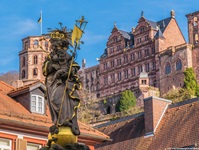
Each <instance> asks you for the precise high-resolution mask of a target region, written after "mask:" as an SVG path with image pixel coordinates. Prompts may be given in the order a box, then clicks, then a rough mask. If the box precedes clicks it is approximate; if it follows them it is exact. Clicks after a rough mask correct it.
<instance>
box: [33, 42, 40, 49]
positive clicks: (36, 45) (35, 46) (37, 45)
mask: <svg viewBox="0 0 199 150" xmlns="http://www.w3.org/2000/svg"><path fill="white" fill-rule="evenodd" d="M33 47H34V48H38V47H39V41H38V40H35V41H34V46H33Z"/></svg>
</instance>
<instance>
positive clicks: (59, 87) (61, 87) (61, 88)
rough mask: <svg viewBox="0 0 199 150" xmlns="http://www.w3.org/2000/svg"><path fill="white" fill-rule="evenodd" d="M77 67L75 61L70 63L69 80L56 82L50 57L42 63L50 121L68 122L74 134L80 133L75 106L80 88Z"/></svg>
mask: <svg viewBox="0 0 199 150" xmlns="http://www.w3.org/2000/svg"><path fill="white" fill-rule="evenodd" d="M79 68H80V67H79V65H78V64H77V63H72V67H71V74H70V78H69V80H68V81H63V82H62V83H61V84H60V83H59V84H57V81H56V80H54V75H55V73H56V70H55V68H53V66H52V60H51V58H50V57H49V58H47V59H46V61H45V62H44V65H43V74H44V75H45V76H46V91H47V92H46V97H47V100H48V105H49V109H50V113H51V118H52V121H53V123H54V124H55V125H57V124H58V126H62V125H64V124H65V123H67V122H68V123H69V124H70V125H69V126H71V129H72V132H73V133H74V134H75V135H79V134H80V132H79V127H78V123H77V108H78V107H79V105H80V100H79V97H78V94H77V91H76V90H77V89H80V88H81V83H80V81H79V79H78V76H77V75H76V72H77V70H79ZM66 84H67V86H66ZM61 105H62V106H61ZM59 113H60V117H59Z"/></svg>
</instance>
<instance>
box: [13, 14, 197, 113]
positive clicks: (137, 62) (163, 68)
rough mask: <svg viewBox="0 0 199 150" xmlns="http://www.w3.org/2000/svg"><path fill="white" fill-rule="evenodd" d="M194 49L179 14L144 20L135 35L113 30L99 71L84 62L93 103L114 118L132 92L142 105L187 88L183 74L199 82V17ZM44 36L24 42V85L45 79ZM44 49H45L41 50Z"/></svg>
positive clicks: (193, 28) (192, 29)
mask: <svg viewBox="0 0 199 150" xmlns="http://www.w3.org/2000/svg"><path fill="white" fill-rule="evenodd" d="M186 17H187V19H188V32H189V43H187V42H186V41H185V38H184V36H183V34H182V32H181V30H180V28H179V26H178V23H177V21H176V19H175V13H174V11H171V13H170V17H168V18H165V19H162V20H160V21H156V22H154V21H150V20H148V19H146V18H145V17H144V16H141V18H140V19H139V21H138V24H137V26H136V27H135V28H132V31H130V32H126V31H122V30H120V29H118V28H117V27H116V25H114V27H113V29H112V32H111V35H110V36H109V38H108V41H107V44H106V45H107V47H106V49H105V50H104V53H103V54H102V55H101V57H100V59H99V65H96V66H93V67H90V68H86V67H85V60H83V63H82V69H81V70H80V71H79V75H80V77H81V80H82V82H83V86H84V89H87V90H88V91H89V92H90V93H92V95H91V97H90V98H98V99H100V100H103V99H106V100H107V103H106V107H105V108H106V109H105V110H104V113H114V112H115V106H116V104H117V102H118V100H119V95H120V93H121V92H122V91H124V90H126V89H131V90H132V91H133V92H134V94H135V96H136V97H137V100H138V102H140V103H141V102H142V99H143V98H146V97H148V96H154V95H156V96H158V95H160V96H162V95H164V94H166V93H167V92H168V91H169V90H171V89H175V88H179V87H183V79H184V75H183V71H184V70H185V69H186V68H187V67H193V68H194V71H195V73H196V76H197V80H198V81H199V65H198V63H199V62H198V60H199V58H198V56H199V54H198V53H199V49H198V48H199V44H198V34H199V23H198V20H199V11H197V12H194V13H191V14H188V15H186ZM41 38H42V36H36V37H27V38H25V39H23V40H22V41H23V49H22V51H21V52H20V53H19V57H20V81H18V82H16V83H15V84H17V85H18V86H20V84H24V83H25V84H26V83H30V82H32V81H35V80H37V79H41V80H44V77H43V76H42V69H41V67H42V63H43V61H44V60H45V57H46V56H47V54H48V53H49V43H48V42H47V41H45V42H43V41H40V39H41ZM41 45H42V47H43V48H41Z"/></svg>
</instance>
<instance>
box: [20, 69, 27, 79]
mask: <svg viewBox="0 0 199 150" xmlns="http://www.w3.org/2000/svg"><path fill="white" fill-rule="evenodd" d="M21 77H22V79H24V78H25V77H26V72H25V70H22V76H21Z"/></svg>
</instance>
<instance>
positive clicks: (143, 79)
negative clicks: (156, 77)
mask: <svg viewBox="0 0 199 150" xmlns="http://www.w3.org/2000/svg"><path fill="white" fill-rule="evenodd" d="M148 88H149V77H148V73H146V72H145V71H144V70H143V71H142V72H141V73H140V76H139V89H140V91H141V92H142V94H143V98H147V97H148V96H149V95H148V94H149V93H148Z"/></svg>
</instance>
